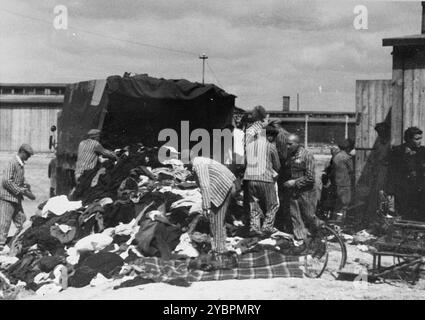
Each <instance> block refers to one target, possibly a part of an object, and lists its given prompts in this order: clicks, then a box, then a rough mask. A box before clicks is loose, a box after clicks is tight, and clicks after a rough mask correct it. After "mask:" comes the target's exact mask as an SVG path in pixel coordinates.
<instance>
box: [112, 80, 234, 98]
mask: <svg viewBox="0 0 425 320" xmlns="http://www.w3.org/2000/svg"><path fill="white" fill-rule="evenodd" d="M108 91H109V93H116V94H121V95H125V96H128V97H132V98H150V99H160V100H164V99H170V100H195V99H197V98H199V97H204V96H211V97H215V98H217V99H222V98H231V97H233V98H234V96H233V95H231V94H228V93H227V92H225V91H224V90H222V89H220V88H219V87H217V86H215V85H213V84H206V85H202V84H200V83H197V82H190V81H188V80H185V79H179V80H166V79H157V78H152V77H149V76H146V75H137V76H134V77H126V78H123V77H120V76H111V77H109V78H108Z"/></svg>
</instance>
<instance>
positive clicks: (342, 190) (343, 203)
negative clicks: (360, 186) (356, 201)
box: [334, 186, 351, 216]
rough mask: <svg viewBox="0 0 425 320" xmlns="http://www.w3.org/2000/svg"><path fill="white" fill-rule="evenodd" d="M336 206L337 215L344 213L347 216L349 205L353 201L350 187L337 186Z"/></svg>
mask: <svg viewBox="0 0 425 320" xmlns="http://www.w3.org/2000/svg"><path fill="white" fill-rule="evenodd" d="M336 196H337V199H336V204H335V210H334V212H335V213H343V215H344V216H345V214H346V212H347V209H348V205H349V204H350V201H351V187H350V186H336Z"/></svg>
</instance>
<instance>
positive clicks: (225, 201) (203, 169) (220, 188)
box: [192, 157, 236, 253]
mask: <svg viewBox="0 0 425 320" xmlns="http://www.w3.org/2000/svg"><path fill="white" fill-rule="evenodd" d="M192 164H193V171H194V172H195V174H196V178H197V180H198V184H199V187H200V189H201V194H202V209H203V211H204V213H205V214H206V215H207V216H208V219H209V221H210V227H211V233H212V235H213V241H212V250H213V251H215V252H217V253H223V252H225V251H226V248H225V245H226V228H225V224H224V219H225V217H226V212H227V208H228V206H229V204H230V200H231V196H232V189H233V183H234V182H235V180H236V177H235V176H234V175H233V173H232V172H231V171H230V170H229V169H227V167H225V166H224V165H222V164H221V163H219V162H217V161H215V160H212V159H209V158H205V157H195V158H194V159H193V162H192Z"/></svg>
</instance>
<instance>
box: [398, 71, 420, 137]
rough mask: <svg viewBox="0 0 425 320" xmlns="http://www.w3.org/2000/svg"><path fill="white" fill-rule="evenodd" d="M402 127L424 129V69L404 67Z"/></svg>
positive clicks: (404, 128) (403, 128)
mask: <svg viewBox="0 0 425 320" xmlns="http://www.w3.org/2000/svg"><path fill="white" fill-rule="evenodd" d="M403 87H404V88H403V127H402V132H404V130H406V129H407V128H409V127H412V126H415V127H419V128H420V129H422V130H423V131H425V112H424V111H423V108H424V105H425V93H424V91H425V69H405V70H404V86H403Z"/></svg>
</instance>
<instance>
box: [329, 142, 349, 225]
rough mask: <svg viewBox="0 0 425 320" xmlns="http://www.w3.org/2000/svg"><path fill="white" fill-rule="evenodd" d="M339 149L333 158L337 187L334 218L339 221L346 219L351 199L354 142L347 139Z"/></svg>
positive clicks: (333, 170) (333, 171)
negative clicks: (351, 153)
mask: <svg viewBox="0 0 425 320" xmlns="http://www.w3.org/2000/svg"><path fill="white" fill-rule="evenodd" d="M338 147H339V151H338V152H337V153H336V154H335V155H334V156H333V158H332V160H331V173H330V178H331V183H332V184H333V185H334V186H335V189H336V196H337V199H336V204H335V209H334V218H335V219H336V220H337V221H340V222H342V221H344V219H345V216H346V214H347V209H348V205H349V204H350V201H351V187H352V180H353V174H354V163H353V159H352V157H351V155H350V151H351V150H352V149H353V143H352V141H351V140H349V139H345V140H344V141H342V142H341V143H340V144H339V145H338Z"/></svg>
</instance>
